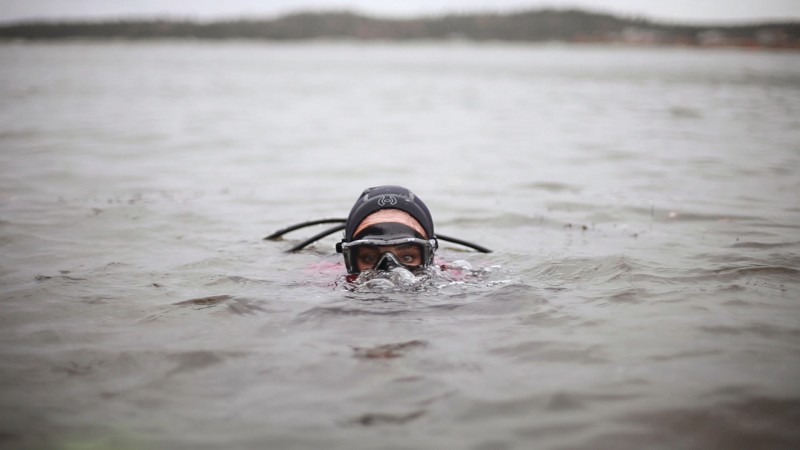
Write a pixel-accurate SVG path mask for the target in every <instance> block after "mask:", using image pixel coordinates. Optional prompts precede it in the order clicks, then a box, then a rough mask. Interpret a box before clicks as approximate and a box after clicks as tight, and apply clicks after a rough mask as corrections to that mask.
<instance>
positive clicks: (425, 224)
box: [336, 186, 438, 274]
mask: <svg viewBox="0 0 800 450" xmlns="http://www.w3.org/2000/svg"><path fill="white" fill-rule="evenodd" d="M437 246H438V244H437V241H436V236H435V235H434V234H433V220H432V219H431V214H430V211H428V207H427V206H425V203H423V202H422V200H421V199H420V198H419V197H417V196H416V195H414V193H413V192H411V191H409V190H408V189H406V188H404V187H400V186H378V187H373V188H369V189H367V190H365V191H364V192H363V193H362V194H361V196H360V197H359V198H358V200H357V201H356V203H355V205H353V208H352V209H351V210H350V215H349V216H348V217H347V223H346V224H345V232H344V239H343V240H342V241H341V242H339V243H338V244H336V251H338V252H341V253H342V254H343V256H344V262H345V265H346V266H347V272H348V273H351V274H355V273H359V272H361V271H362V270H366V269H376V270H391V269H393V268H395V267H405V268H406V269H409V270H416V269H420V268H424V267H427V266H429V265H431V264H432V263H433V253H434V252H435V251H436V248H437Z"/></svg>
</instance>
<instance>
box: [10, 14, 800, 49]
mask: <svg viewBox="0 0 800 450" xmlns="http://www.w3.org/2000/svg"><path fill="white" fill-rule="evenodd" d="M114 38H116V39H175V38H183V39H264V40H309V39H356V40H443V39H463V40H471V41H520V42H541V41H562V42H619V43H629V44H652V45H700V46H752V47H777V48H794V49H800V23H797V22H783V23H775V22H771V23H763V24H747V25H720V26H701V25H685V24H684V25H682V24H667V23H658V22H653V21H649V20H645V19H637V18H625V17H619V16H614V15H610V14H602V13H593V12H586V11H580V10H551V9H544V10H532V11H521V12H516V13H508V14H450V15H442V16H433V17H420V18H407V19H399V18H377V17H369V16H364V15H359V14H355V13H351V12H316V13H315V12H308V13H295V14H289V15H285V16H281V17H278V18H274V19H259V20H248V19H240V20H221V21H214V22H195V21H187V20H117V21H99V22H55V23H51V22H33V23H17V24H8V25H4V26H0V39H5V40H9V39H26V40H41V39H114Z"/></svg>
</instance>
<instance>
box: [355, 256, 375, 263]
mask: <svg viewBox="0 0 800 450" xmlns="http://www.w3.org/2000/svg"><path fill="white" fill-rule="evenodd" d="M358 259H360V260H361V262H363V263H365V264H375V262H376V261H377V260H378V257H377V256H375V255H360V256H359V257H358Z"/></svg>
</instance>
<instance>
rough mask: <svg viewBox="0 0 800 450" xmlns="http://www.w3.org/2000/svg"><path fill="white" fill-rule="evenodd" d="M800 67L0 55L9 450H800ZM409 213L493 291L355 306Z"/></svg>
mask: <svg viewBox="0 0 800 450" xmlns="http://www.w3.org/2000/svg"><path fill="white" fill-rule="evenodd" d="M798 117H800V58H798V56H797V55H796V54H795V53H770V52H748V51H731V50H695V49H654V48H620V47H602V46H599V47H598V46H562V45H505V44H482V45H477V44H475V45H472V44H451V43H444V44H442V43H409V44H385V43H380V44H359V43H328V42H316V43H304V44H272V43H254V42H238V41H232V42H219V43H208V42H142V43H138V42H109V43H85V42H70V43H51V44H39V43H37V44H26V43H6V44H3V45H2V46H0V252H2V258H0V299H1V300H0V446H2V447H6V448H56V449H59V448H78V447H80V448H220V447H223V446H224V447H231V448H233V447H235V448H309V447H325V448H342V449H357V448H364V449H375V448H386V449H397V448H473V449H488V448H492V449H502V448H553V449H557V448H586V449H589V448H591V449H597V448H609V449H611V448H704V449H705V448H726V449H730V448H743V449H744V448H748V449H749V448H753V447H756V446H760V448H791V447H796V446H797V445H798V444H800V432H798V428H797V423H798V420H800V383H798V381H797V380H799V379H800V304H799V303H798V298H800V256H799V255H798V250H799V249H800V203H799V202H798V195H797V193H798V192H800V144H798V143H800V119H798ZM387 183H393V184H402V185H405V186H408V187H410V188H411V189H412V190H414V191H415V192H416V193H417V194H418V195H419V196H420V197H422V198H423V199H424V200H425V201H426V203H427V204H428V206H429V207H430V209H431V211H432V213H433V215H434V219H435V222H436V227H437V230H438V231H440V232H441V233H443V234H446V235H453V236H456V237H460V238H462V239H467V240H471V241H475V242H478V243H480V244H482V245H485V246H487V247H490V248H492V249H494V250H495V252H494V253H491V254H488V255H481V254H477V253H472V252H467V251H465V250H464V249H463V248H458V247H457V246H453V245H450V244H445V245H443V248H442V249H441V251H440V252H439V253H440V255H441V256H442V257H443V258H444V259H446V260H449V261H454V260H466V261H468V262H469V263H470V264H471V265H472V267H473V268H476V269H485V271H484V272H482V275H481V276H480V277H475V278H472V279H469V280H466V281H463V282H442V283H439V284H438V285H435V286H432V287H431V286H429V287H427V288H425V289H420V290H401V291H399V292H361V291H355V292H353V291H349V290H347V289H342V288H341V286H336V285H335V282H336V281H337V279H338V278H339V276H340V275H341V272H337V271H336V270H333V271H330V270H322V269H320V268H319V267H320V266H319V263H335V262H337V261H338V257H337V255H335V254H334V253H333V245H334V242H335V241H336V236H333V237H330V238H327V239H325V240H323V241H322V242H320V243H319V244H317V245H316V246H314V247H312V248H309V249H308V250H307V251H305V252H302V253H300V254H297V255H286V254H284V253H282V250H284V249H286V248H288V247H289V246H290V245H291V244H292V243H295V242H299V240H300V239H303V238H305V237H307V236H310V235H311V233H313V232H316V231H317V230H316V229H315V230H309V231H306V232H303V231H299V232H295V233H293V234H290V235H288V236H287V238H286V241H282V242H271V241H263V240H262V239H261V238H262V237H263V236H265V235H266V234H269V233H270V232H271V231H273V230H275V229H278V228H281V227H283V226H286V225H289V224H292V223H295V222H300V221H303V220H306V219H313V218H318V217H342V216H344V215H345V214H346V213H347V211H348V210H349V208H350V206H351V205H352V203H353V201H354V200H355V198H356V196H357V195H358V193H359V192H361V190H363V189H364V188H365V187H368V186H373V185H378V184H387Z"/></svg>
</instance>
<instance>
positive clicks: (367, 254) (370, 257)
mask: <svg viewBox="0 0 800 450" xmlns="http://www.w3.org/2000/svg"><path fill="white" fill-rule="evenodd" d="M353 250H354V251H355V252H354V253H355V257H356V263H357V264H358V267H359V270H364V269H380V270H390V269H391V268H392V267H388V266H397V265H401V266H403V267H405V268H407V269H416V268H418V267H420V266H422V265H424V264H425V257H426V253H425V248H424V246H423V245H420V244H417V243H403V244H399V245H392V246H377V245H366V244H364V245H359V246H356V247H355V248H354V249H353ZM384 266H387V268H385V267H384Z"/></svg>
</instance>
